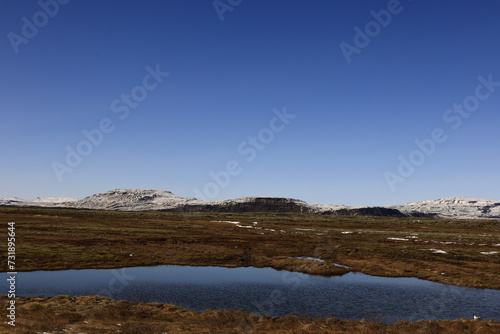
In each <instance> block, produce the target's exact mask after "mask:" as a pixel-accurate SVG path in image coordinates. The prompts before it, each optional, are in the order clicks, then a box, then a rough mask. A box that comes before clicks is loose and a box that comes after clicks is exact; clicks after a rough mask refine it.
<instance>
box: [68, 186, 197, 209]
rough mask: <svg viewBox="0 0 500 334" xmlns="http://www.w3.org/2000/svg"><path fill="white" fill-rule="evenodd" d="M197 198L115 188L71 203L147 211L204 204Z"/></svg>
mask: <svg viewBox="0 0 500 334" xmlns="http://www.w3.org/2000/svg"><path fill="white" fill-rule="evenodd" d="M202 203H204V202H202V201H198V200H197V199H196V198H186V197H180V196H176V195H174V194H172V193H171V192H170V191H166V190H158V189H115V190H110V191H108V192H106V193H102V194H95V195H92V196H88V197H85V198H84V199H82V200H79V201H75V202H72V203H70V205H69V206H70V207H74V208H80V209H98V210H123V211H146V210H168V209H173V208H176V207H178V206H182V205H187V204H202Z"/></svg>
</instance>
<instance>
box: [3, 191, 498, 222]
mask: <svg viewBox="0 0 500 334" xmlns="http://www.w3.org/2000/svg"><path fill="white" fill-rule="evenodd" d="M257 199H269V200H271V199H279V200H280V204H281V205H283V203H285V204H286V203H289V204H293V205H296V206H299V207H300V208H301V212H303V213H311V214H314V213H316V214H321V213H325V214H330V213H332V214H335V211H338V210H342V209H362V208H367V207H349V206H345V205H335V204H308V203H306V202H304V201H301V200H298V199H292V198H277V197H240V198H235V199H227V200H220V201H212V202H205V201H200V200H197V199H196V198H186V197H180V196H177V195H174V194H173V193H171V192H170V191H166V190H158V189H115V190H110V191H108V192H106V193H101V194H95V195H92V196H88V197H85V198H84V199H81V200H76V199H74V198H64V197H43V198H36V199H34V200H23V199H20V198H17V197H9V198H0V205H18V206H44V207H71V208H80V209H97V210H121V211H149V210H169V209H175V208H177V207H183V206H190V205H193V206H196V205H211V206H220V207H225V208H231V207H232V206H234V205H237V204H242V203H255V202H257ZM270 202H272V201H270ZM302 208H303V211H302ZM385 208H388V209H396V210H399V211H401V212H402V213H404V214H407V215H411V214H413V213H421V214H422V213H423V214H435V215H437V216H438V217H442V218H463V219H474V218H497V219H500V201H493V200H487V199H475V198H468V197H450V198H442V199H437V200H430V201H423V202H414V203H407V204H402V205H390V206H385ZM194 209H196V208H194Z"/></svg>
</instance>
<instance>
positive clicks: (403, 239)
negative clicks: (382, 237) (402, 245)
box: [387, 238, 410, 241]
mask: <svg viewBox="0 0 500 334" xmlns="http://www.w3.org/2000/svg"><path fill="white" fill-rule="evenodd" d="M387 239H389V240H397V241H408V240H410V239H406V238H387Z"/></svg>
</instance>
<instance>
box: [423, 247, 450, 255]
mask: <svg viewBox="0 0 500 334" xmlns="http://www.w3.org/2000/svg"><path fill="white" fill-rule="evenodd" d="M422 250H430V251H432V252H433V253H434V254H448V252H446V251H444V250H441V249H435V248H424V249H422Z"/></svg>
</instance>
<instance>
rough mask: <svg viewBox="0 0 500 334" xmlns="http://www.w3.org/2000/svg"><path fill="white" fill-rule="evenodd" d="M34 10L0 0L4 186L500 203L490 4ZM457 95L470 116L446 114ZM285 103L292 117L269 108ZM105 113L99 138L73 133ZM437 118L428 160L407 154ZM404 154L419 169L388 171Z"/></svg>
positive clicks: (264, 1)
mask: <svg viewBox="0 0 500 334" xmlns="http://www.w3.org/2000/svg"><path fill="white" fill-rule="evenodd" d="M60 1H61V2H63V3H64V2H65V1H62V0H60ZM42 3H47V5H45V7H46V11H48V12H50V14H51V15H49V14H46V12H43V8H42V7H41V5H40V4H39V3H38V2H37V1H19V0H4V1H2V2H1V3H0V35H1V38H2V39H1V43H0V55H1V62H0V73H1V75H0V97H1V98H0V114H1V117H2V121H1V122H0V139H1V140H0V150H1V151H0V152H1V162H0V197H10V196H17V197H21V198H26V199H30V198H34V197H37V196H70V197H76V198H83V197H85V196H88V195H91V194H94V193H97V192H105V191H107V190H110V189H115V188H155V189H166V190H170V191H172V192H174V193H175V194H177V195H180V196H186V197H195V196H197V195H196V191H195V189H198V192H199V193H201V194H202V195H204V196H205V195H206V196H205V198H207V199H225V198H234V197H240V196H250V195H259V196H283V197H294V198H300V199H303V200H305V201H307V202H310V203H334V204H346V205H384V204H399V203H405V202H411V201H419V200H426V199H436V198H441V197H449V196H470V197H478V198H490V199H500V190H499V189H500V177H499V170H500V168H499V167H500V145H499V144H500V131H499V124H500V87H497V86H498V85H500V84H496V85H497V86H495V82H500V61H499V60H500V43H499V42H498V36H499V34H500V20H498V13H499V12H500V2H498V1H496V0H485V1H481V3H480V4H479V3H476V2H473V1H464V0H457V1H431V0H413V1H409V0H402V1H401V2H400V3H399V5H398V4H397V1H396V2H395V1H394V0H392V1H389V2H388V1H352V0H339V1H330V0H315V1H306V0H304V1H291V0H273V1H268V0H243V1H238V0H232V1H228V0H221V1H220V2H219V3H218V6H219V7H218V10H219V13H218V12H217V10H216V8H215V7H214V4H213V1H211V0H206V1H200V0H165V1H159V0H158V1H118V0H115V1H95V0H94V1H92V0H89V1H81V0H72V1H69V2H68V3H66V4H60V3H59V2H55V0H54V1H51V0H43V1H42ZM54 3H57V4H58V5H57V6H58V8H56V6H55V5H54ZM230 4H232V5H230ZM224 5H225V6H226V7H224ZM227 6H229V7H227ZM388 7H389V10H390V11H389V10H388ZM382 10H383V11H384V12H380V11H382ZM41 11H42V12H41ZM371 11H375V12H377V13H380V17H379V20H381V23H377V21H375V17H374V16H373V15H372V14H371ZM384 13H385V14H387V13H389V14H390V15H391V17H390V21H389V19H388V16H387V15H385V16H384ZM221 17H222V18H223V20H221ZM23 18H25V19H23ZM384 20H385V21H384ZM372 21H373V22H372ZM370 22H372V23H370ZM35 24H37V25H38V26H36V25H35ZM384 25H385V26H384ZM33 27H34V28H35V29H37V30H38V31H36V30H35V31H34V30H33ZM355 27H359V29H360V30H361V31H362V33H363V34H365V33H366V31H365V30H366V28H368V29H371V30H369V31H368V33H369V34H370V35H371V36H372V37H370V36H368V38H370V42H369V43H367V41H366V40H363V36H361V35H359V36H358V37H357V39H356V40H355V37H356V34H358V33H357V32H356V31H355V30H354V28H355ZM360 36H361V37H360ZM342 42H344V44H342V45H344V48H345V46H346V45H347V44H349V45H350V47H348V50H350V52H351V53H350V54H348V57H347V58H350V62H348V61H347V58H346V56H345V55H344V53H343V51H342V48H341V43H342ZM356 42H357V46H356ZM366 44H368V45H366ZM355 48H356V49H355ZM352 50H356V52H353V51H352ZM344 51H345V50H344ZM147 67H149V71H153V72H154V71H155V70H157V69H158V70H159V71H160V72H161V73H163V72H168V73H169V75H168V76H166V75H164V74H161V73H160V76H158V75H157V79H158V82H157V81H155V80H154V78H153V77H151V76H147V75H148V70H147V69H146V68H147ZM489 75H491V78H490V79H491V80H490V81H493V84H490V85H489V87H485V86H484V85H483V86H482V87H479V88H478V85H481V81H479V80H478V77H479V76H482V77H483V79H484V80H485V81H488V76H489ZM144 80H145V81H144ZM160 81H161V82H160ZM144 82H145V83H144ZM145 85H146V86H147V87H149V88H148V89H149V90H146V89H145V88H144V87H145ZM131 93H133V94H135V95H134V96H135V98H137V100H136V101H135V102H134V100H131V101H129V102H126V100H121V99H122V97H123V96H125V98H126V96H127V95H130V94H131ZM144 94H147V96H145V95H144ZM476 94H479V96H480V97H481V99H479V98H478V97H476ZM132 98H134V97H132ZM113 103H114V106H112V104H113ZM127 103H128V104H127ZM463 103H468V108H469V109H470V110H472V111H471V112H470V113H469V112H467V114H466V115H467V117H464V116H462V115H465V113H463V114H460V113H459V112H458V111H453V110H450V111H449V112H447V110H448V109H449V108H453V105H454V104H463ZM132 106H133V107H132ZM285 106H286V110H287V113H288V114H290V115H295V116H296V117H295V118H293V119H291V116H290V119H287V120H286V121H285V123H288V124H285V123H283V121H281V120H279V119H274V118H275V117H276V114H275V112H276V110H277V111H279V112H281V113H283V109H284V107H285ZM274 109H276V110H275V112H273V110H274ZM127 112H128V114H126V113H127ZM103 120H104V126H103V127H104V130H106V131H107V133H103V132H101V133H102V137H100V136H99V135H98V134H96V133H97V132H93V133H94V134H95V137H94V141H95V143H96V144H92V143H90V142H89V141H87V143H83V144H82V142H84V141H85V140H87V139H86V137H85V136H84V134H83V133H82V131H83V130H87V131H91V130H92V129H95V128H99V126H100V125H101V123H102V122H103ZM106 122H108V123H107V124H106ZM270 123H272V128H273V129H274V130H272V129H271V128H270ZM438 128H440V129H442V132H443V133H442V134H441V136H440V137H439V136H438V137H439V138H438V139H440V140H441V142H436V141H435V140H434V139H429V140H433V144H429V145H430V146H427V151H428V152H430V154H426V153H425V152H424V153H418V152H417V153H415V150H419V148H418V146H417V145H416V144H415V140H416V139H418V140H424V139H426V138H432V132H433V131H434V130H435V129H438ZM99 131H101V130H99ZM259 135H260V137H259ZM249 136H255V137H256V138H257V139H256V142H255V141H254V143H253V144H252V143H251V140H249V139H248V137H249ZM443 136H446V141H444V142H442V137H443ZM427 143H428V142H427ZM79 144H80V147H79V149H80V151H81V152H83V153H85V154H87V155H86V156H83V157H81V159H80V161H77V160H78V158H74V157H73V161H72V165H73V167H71V166H70V165H69V164H68V163H67V161H66V158H67V154H68V153H67V149H68V147H69V148H70V149H74V150H77V149H78V145H79ZM88 144H90V145H91V146H90V148H89V146H88ZM433 145H435V147H434V148H433V147H432V146H433ZM238 148H239V149H238ZM420 151H421V152H422V149H420ZM89 152H90V153H89ZM412 152H413V153H412ZM77 154H78V152H77ZM410 156H411V158H412V159H413V160H412V161H413V163H415V164H416V165H417V166H413V167H411V166H410V167H409V168H410V169H411V171H410V172H408V170H404V168H403V169H402V171H403V173H400V172H398V168H399V166H400V164H401V161H400V157H403V158H404V159H405V160H407V161H408V159H410ZM75 159H76V160H75ZM248 160H251V161H248ZM228 162H231V163H230V169H231V172H232V174H233V175H229V180H228V178H227V175H225V176H226V178H224V177H222V175H223V174H225V173H226V172H224V173H219V172H220V171H223V170H226V168H227V164H228ZM408 163H410V164H411V162H408ZM54 166H56V167H57V168H59V169H58V170H59V172H58V173H59V177H58V175H57V172H56V171H55V169H54V168H55V167H54ZM61 166H65V167H61ZM406 167H407V169H408V166H406ZM57 168H56V169H57ZM412 168H413V169H412ZM400 169H401V168H400ZM69 170H71V172H70V171H69ZM210 172H213V173H219V176H220V177H221V179H220V180H219V183H220V185H216V187H214V185H215V184H216V183H215V182H214V180H213V178H212V177H211V176H210ZM388 172H389V174H388ZM387 175H391V176H390V179H391V180H392V182H393V183H392V185H393V187H392V189H391V187H390V186H389V183H388V182H387V180H386V179H387ZM394 177H396V178H394ZM402 180H404V182H401V181H402ZM210 182H213V184H211V185H210ZM207 185H208V186H207ZM198 197H199V196H198Z"/></svg>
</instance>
